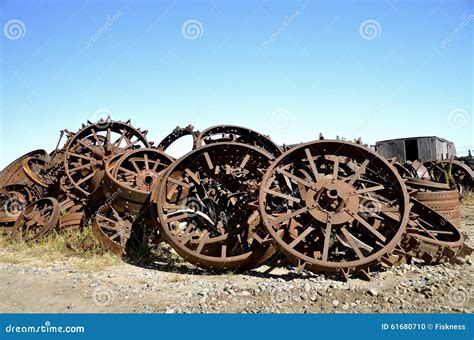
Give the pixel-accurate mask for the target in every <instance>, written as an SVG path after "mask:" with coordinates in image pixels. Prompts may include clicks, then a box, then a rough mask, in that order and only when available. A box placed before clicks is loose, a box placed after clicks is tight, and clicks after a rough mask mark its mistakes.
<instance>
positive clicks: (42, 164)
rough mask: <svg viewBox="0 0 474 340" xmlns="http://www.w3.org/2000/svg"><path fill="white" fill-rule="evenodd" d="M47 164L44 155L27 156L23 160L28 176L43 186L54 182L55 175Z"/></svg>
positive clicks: (23, 166) (24, 169)
mask: <svg viewBox="0 0 474 340" xmlns="http://www.w3.org/2000/svg"><path fill="white" fill-rule="evenodd" d="M47 164H48V161H47V160H46V159H44V158H42V157H27V158H25V159H23V161H22V162H21V166H22V168H23V171H24V172H25V174H26V176H28V178H29V179H30V180H32V181H33V183H35V184H37V185H39V186H42V187H43V188H48V187H49V186H50V185H51V184H53V183H54V177H53V176H51V173H50V172H49V171H48V169H47Z"/></svg>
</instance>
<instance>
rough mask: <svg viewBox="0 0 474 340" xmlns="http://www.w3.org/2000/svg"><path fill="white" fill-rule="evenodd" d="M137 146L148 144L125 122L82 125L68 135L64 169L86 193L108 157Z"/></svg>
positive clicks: (94, 182) (71, 181) (96, 180)
mask: <svg viewBox="0 0 474 340" xmlns="http://www.w3.org/2000/svg"><path fill="white" fill-rule="evenodd" d="M140 147H145V148H148V147H150V143H149V142H148V141H147V139H146V137H145V133H144V132H141V131H140V130H139V129H135V128H134V127H132V126H131V125H129V124H128V122H126V123H122V122H117V121H111V120H106V121H100V122H98V123H95V124H91V125H88V126H85V127H84V128H82V129H81V130H80V131H79V132H77V134H75V135H74V136H73V137H72V138H71V140H70V142H69V144H68V145H67V147H66V154H65V160H64V169H65V172H66V175H67V176H68V179H69V181H70V183H71V185H73V186H74V187H75V188H76V189H77V190H78V191H79V192H80V193H81V194H82V195H83V196H85V197H87V196H89V194H90V193H91V192H92V191H94V189H96V186H97V185H98V184H97V183H99V182H100V181H101V179H102V176H103V166H104V164H105V162H107V160H109V159H110V158H111V157H113V156H114V155H116V154H119V153H122V152H124V151H126V150H132V149H136V148H140Z"/></svg>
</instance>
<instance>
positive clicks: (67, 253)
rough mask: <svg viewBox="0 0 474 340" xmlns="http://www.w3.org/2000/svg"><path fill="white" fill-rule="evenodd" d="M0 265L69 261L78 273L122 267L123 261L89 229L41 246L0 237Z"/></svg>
mask: <svg viewBox="0 0 474 340" xmlns="http://www.w3.org/2000/svg"><path fill="white" fill-rule="evenodd" d="M0 249H2V251H1V252H0V261H1V262H6V263H27V262H33V261H35V260H42V261H43V262H45V263H46V264H50V263H52V262H57V261H70V262H72V263H73V264H74V266H75V267H76V268H77V269H80V270H85V271H98V270H102V269H104V268H107V267H111V266H114V265H117V264H119V263H120V261H121V259H120V258H119V257H118V256H116V255H114V254H112V253H110V252H108V251H107V250H106V249H105V248H103V247H102V246H101V245H100V244H99V243H98V241H97V240H96V239H95V237H94V235H93V233H92V230H91V228H90V227H88V228H84V229H82V230H72V231H66V232H64V233H62V234H56V233H53V234H50V235H48V236H46V237H44V238H43V239H41V240H40V241H38V242H31V243H25V242H22V241H15V240H14V239H13V238H12V237H11V236H9V235H0Z"/></svg>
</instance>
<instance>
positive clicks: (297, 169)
mask: <svg viewBox="0 0 474 340" xmlns="http://www.w3.org/2000/svg"><path fill="white" fill-rule="evenodd" d="M408 200H409V197H408V193H407V190H406V187H405V185H404V184H403V181H402V179H401V177H400V176H399V175H398V173H397V172H396V170H395V169H394V168H393V166H392V165H391V164H390V163H389V162H388V161H386V160H384V159H383V158H382V157H381V156H379V155H378V154H376V153H375V152H373V151H371V150H369V149H367V148H365V147H362V146H360V145H357V144H355V143H349V142H341V141H331V140H322V141H316V142H311V143H307V144H302V145H299V146H297V147H294V148H292V149H290V150H288V151H286V152H285V153H284V154H283V155H281V156H280V157H279V158H278V159H277V160H276V161H275V162H274V163H273V164H272V166H271V167H270V168H269V169H268V170H267V172H266V174H265V177H264V179H263V182H262V187H261V190H260V211H261V212H262V214H263V221H264V223H265V225H266V227H267V230H268V231H269V233H270V234H271V236H272V238H273V239H274V240H275V244H276V246H277V247H278V249H279V250H281V251H282V252H283V253H285V254H286V255H287V256H288V257H289V258H290V259H291V260H292V261H293V262H294V263H295V264H297V265H299V266H300V267H301V268H306V269H310V270H313V271H316V272H321V271H322V272H334V273H339V274H341V275H342V276H343V277H345V278H347V277H349V276H350V275H353V274H357V273H360V272H364V273H365V275H367V272H368V270H369V269H370V268H371V267H374V266H376V265H378V264H379V263H380V262H381V259H382V258H383V257H386V256H388V255H389V254H390V252H392V251H393V250H394V249H395V247H396V246H397V245H398V243H399V242H400V241H401V239H402V236H403V234H404V232H405V227H406V224H407V222H408V214H409V205H408ZM389 214H392V215H394V214H395V215H397V216H398V217H399V218H398V220H394V219H393V218H391V216H390V215H389Z"/></svg>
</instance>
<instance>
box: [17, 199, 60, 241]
mask: <svg viewBox="0 0 474 340" xmlns="http://www.w3.org/2000/svg"><path fill="white" fill-rule="evenodd" d="M58 220H59V203H58V201H57V200H56V199H55V198H52V197H46V198H42V199H40V200H38V201H36V202H34V203H32V204H30V205H29V206H28V207H26V209H25V211H24V212H23V213H22V214H21V215H20V216H19V217H18V219H17V221H16V222H15V225H14V226H13V230H12V236H13V238H14V239H15V240H18V241H19V240H22V241H24V242H30V241H37V240H39V239H41V238H42V237H43V236H45V235H46V234H48V233H49V232H50V231H52V230H53V229H54V228H55V227H56V225H57V224H58Z"/></svg>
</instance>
